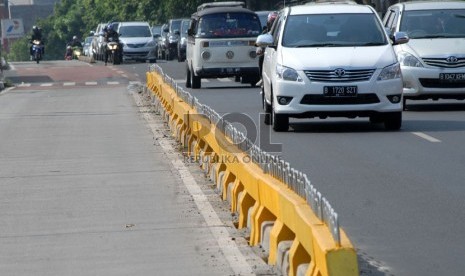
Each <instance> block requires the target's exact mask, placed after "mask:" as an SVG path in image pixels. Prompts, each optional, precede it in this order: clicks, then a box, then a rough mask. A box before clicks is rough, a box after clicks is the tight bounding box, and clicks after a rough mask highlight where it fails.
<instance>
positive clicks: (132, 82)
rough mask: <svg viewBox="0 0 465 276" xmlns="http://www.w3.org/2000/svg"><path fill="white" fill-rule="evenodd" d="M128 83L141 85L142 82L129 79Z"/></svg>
mask: <svg viewBox="0 0 465 276" xmlns="http://www.w3.org/2000/svg"><path fill="white" fill-rule="evenodd" d="M129 84H140V85H142V83H141V82H140V81H130V82H129Z"/></svg>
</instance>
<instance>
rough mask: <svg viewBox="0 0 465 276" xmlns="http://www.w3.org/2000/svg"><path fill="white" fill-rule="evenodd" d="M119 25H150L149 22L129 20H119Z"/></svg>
mask: <svg viewBox="0 0 465 276" xmlns="http://www.w3.org/2000/svg"><path fill="white" fill-rule="evenodd" d="M119 25H120V26H121V25H124V26H149V27H150V25H149V23H148V22H144V21H129V22H119Z"/></svg>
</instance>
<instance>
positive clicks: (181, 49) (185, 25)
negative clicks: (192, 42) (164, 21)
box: [177, 19, 191, 62]
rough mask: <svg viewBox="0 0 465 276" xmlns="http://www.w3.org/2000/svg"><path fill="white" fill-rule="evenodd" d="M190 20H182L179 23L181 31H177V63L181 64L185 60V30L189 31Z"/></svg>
mask: <svg viewBox="0 0 465 276" xmlns="http://www.w3.org/2000/svg"><path fill="white" fill-rule="evenodd" d="M190 23H191V20H190V19H183V20H182V21H181V29H180V30H179V39H178V45H177V49H178V54H177V56H178V61H179V62H183V61H185V60H186V47H187V30H188V29H189V26H190Z"/></svg>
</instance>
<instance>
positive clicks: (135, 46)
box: [126, 43, 145, 48]
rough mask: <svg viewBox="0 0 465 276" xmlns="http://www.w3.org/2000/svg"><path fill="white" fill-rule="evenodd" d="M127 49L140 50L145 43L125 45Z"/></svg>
mask: <svg viewBox="0 0 465 276" xmlns="http://www.w3.org/2000/svg"><path fill="white" fill-rule="evenodd" d="M126 45H127V46H128V47H129V48H142V47H144V46H145V43H139V44H126Z"/></svg>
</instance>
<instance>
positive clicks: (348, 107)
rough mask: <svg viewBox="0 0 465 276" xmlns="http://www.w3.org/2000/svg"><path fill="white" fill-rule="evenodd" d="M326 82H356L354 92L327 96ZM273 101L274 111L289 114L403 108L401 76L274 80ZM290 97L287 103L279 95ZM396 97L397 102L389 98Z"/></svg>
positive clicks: (338, 114) (367, 113)
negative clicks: (314, 80)
mask: <svg viewBox="0 0 465 276" xmlns="http://www.w3.org/2000/svg"><path fill="white" fill-rule="evenodd" d="M325 86H357V95H356V96H351V97H342V96H339V97H328V96H325V95H323V90H324V87H325ZM273 92H274V95H273V101H274V102H275V103H277V104H275V105H274V108H275V112H276V113H277V114H287V115H289V116H290V117H298V118H309V117H324V116H329V117H368V116H372V115H374V114H377V113H381V112H399V111H402V100H401V99H402V98H401V97H402V81H401V79H393V80H385V81H370V82H354V83H334V82H330V83H322V82H310V81H309V80H308V79H306V80H303V81H302V82H296V81H285V80H276V81H275V83H274V84H273ZM283 96H284V97H292V100H290V102H288V103H287V104H280V103H279V101H278V98H281V97H283ZM395 96H396V97H397V102H393V100H392V98H393V97H395Z"/></svg>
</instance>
